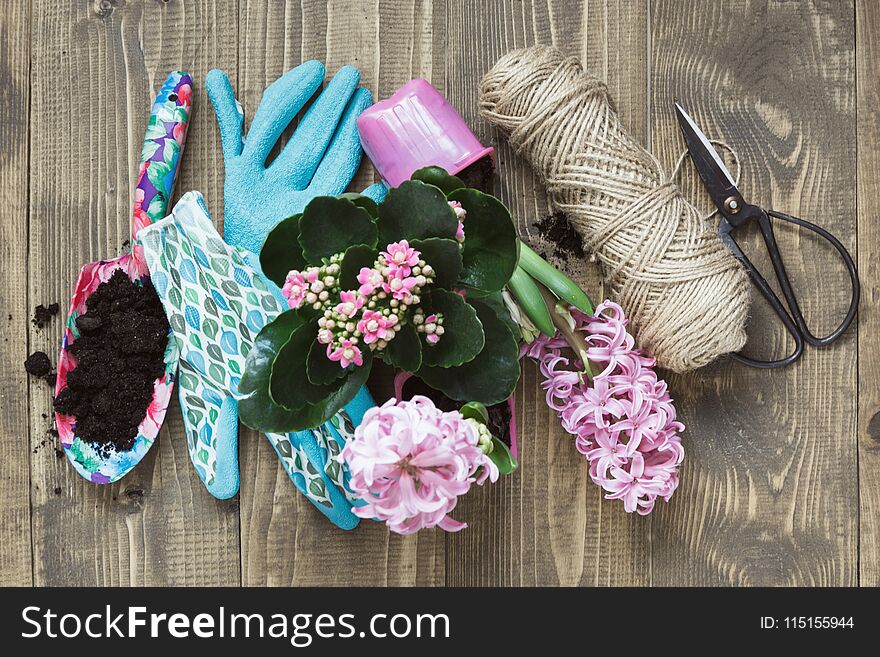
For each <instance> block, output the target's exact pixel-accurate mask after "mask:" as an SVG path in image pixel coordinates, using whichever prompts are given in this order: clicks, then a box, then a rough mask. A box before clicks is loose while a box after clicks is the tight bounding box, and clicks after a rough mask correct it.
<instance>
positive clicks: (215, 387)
mask: <svg viewBox="0 0 880 657" xmlns="http://www.w3.org/2000/svg"><path fill="white" fill-rule="evenodd" d="M138 238H139V239H140V241H141V243H142V244H143V247H144V254H145V256H146V261H147V266H148V267H149V269H150V273H151V277H152V281H153V285H154V286H155V288H156V292H157V293H158V295H159V298H160V299H161V300H162V303H163V305H164V306H165V311H166V313H167V315H168V318H169V322H170V324H171V328H172V330H173V332H174V340H175V342H176V344H177V347H178V349H179V351H180V374H179V385H180V387H181V389H182V392H183V394H185V395H186V399H187V404H186V413H185V417H184V419H185V423H186V425H187V443H188V448H189V450H190V456H191V458H192V461H193V464H194V465H195V466H196V469H197V470H198V471H199V475H200V476H201V477H202V479H203V480H204V481H205V483H206V485H207V486H208V488H209V490H211V489H212V487H214V489H213V490H211V492H212V493H214V494H215V495H216V496H217V497H230V496H231V495H234V494H235V493H236V492H237V490H238V485H237V484H238V445H237V442H236V443H235V444H229V443H228V442H225V441H224V442H220V443H218V442H217V441H216V440H215V439H214V436H215V434H216V433H221V432H227V433H225V434H224V435H230V434H229V433H228V432H231V434H232V435H237V422H238V412H237V405H238V401H237V400H238V384H239V379H240V377H241V374H242V372H243V371H244V364H245V360H246V358H247V355H248V353H249V352H250V350H251V349H253V348H254V343H255V339H256V337H257V335H258V333H259V332H260V330H261V329H262V328H263V327H264V326H265V325H266V324H267V323H268V322H269V321H270V320H272V319H274V318H275V317H277V316H278V315H279V314H280V313H281V305H280V304H279V302H278V300H277V299H276V298H275V296H274V295H273V293H272V291H271V290H270V289H269V285H270V284H269V283H268V282H267V281H266V279H265V278H264V277H263V276H262V274H261V273H259V268H258V267H255V266H253V264H252V263H250V262H249V260H250V257H251V256H250V254H249V253H248V252H246V251H245V250H243V249H240V248H237V247H232V246H229V245H228V244H226V243H225V242H224V241H223V239H222V238H221V237H220V235H219V234H218V233H217V231H216V230H215V228H214V225H213V223H212V222H211V217H210V215H209V214H208V211H207V208H206V207H205V203H204V199H203V198H202V195H201V194H199V193H198V192H189V193H187V194H185V195H184V196H183V197H182V198H181V199H180V201H179V202H178V203H177V205H176V206H175V207H174V210H173V212H172V214H171V215H170V216H169V217H167V218H165V219H163V220H162V221H159V222H156V223H155V224H153V225H152V226H149V227H147V228H145V229H144V230H142V231H141V232H140V233H139V235H138ZM364 393H365V398H364V399H361V400H360V403H359V404H354V405H353V406H352V405H349V407H348V413H345V412H343V413H341V414H339V415H338V416H337V417H336V418H334V422H333V423H331V424H329V425H327V424H325V425H324V426H322V427H320V428H318V429H316V430H314V431H308V432H299V433H297V434H274V433H270V434H266V436H267V438H268V439H269V441H270V442H271V444H272V446H273V447H274V448H275V451H276V452H277V454H278V456H279V458H280V459H281V462H282V464H283V465H284V468H285V469H286V470H287V472H288V474H289V475H290V478H291V479H292V480H293V482H294V484H295V485H296V486H297V488H298V489H299V490H300V491H301V492H302V493H303V494H304V495H306V497H308V498H309V499H310V500H311V501H312V502H313V503H314V504H315V506H317V507H318V508H319V509H320V510H321V511H322V512H324V514H325V515H327V516H328V517H329V518H330V519H331V520H332V521H333V522H334V523H335V524H336V525H338V526H339V527H342V528H344V529H350V528H352V527H354V526H355V525H356V524H357V520H358V519H357V517H356V516H355V515H354V514H353V513H351V505H352V503H353V502H354V501H355V500H354V498H353V497H352V496H351V493H349V492H348V490H347V488H346V483H345V473H344V470H343V468H342V467H341V465H340V464H339V463H338V462H337V461H336V459H335V457H336V456H337V455H338V454H339V452H340V451H341V449H342V447H343V446H344V444H345V439H346V438H347V437H349V436H350V435H351V434H353V432H354V426H356V424H357V423H359V422H360V420H361V417H362V416H363V413H364V412H366V410H367V409H368V408H369V407H370V406H372V400H371V399H370V398H369V393H366V391H364ZM355 401H357V398H356V400H355ZM352 413H353V415H354V416H352V415H351V414H352ZM230 423H232V426H226V425H227V424H230ZM220 449H227V450H229V453H219V452H218V450H220ZM221 467H222V468H226V469H230V470H231V469H234V472H231V471H230V472H221V471H219V470H218V468H221ZM229 481H234V483H235V490H232V491H231V492H230V491H226V490H222V489H217V488H216V487H215V484H216V485H220V486H223V485H224V482H229ZM227 493H228V494H227Z"/></svg>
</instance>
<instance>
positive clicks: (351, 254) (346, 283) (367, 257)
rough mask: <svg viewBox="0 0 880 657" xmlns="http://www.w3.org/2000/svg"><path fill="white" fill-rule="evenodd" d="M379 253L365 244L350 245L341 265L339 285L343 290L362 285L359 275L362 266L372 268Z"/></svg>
mask: <svg viewBox="0 0 880 657" xmlns="http://www.w3.org/2000/svg"><path fill="white" fill-rule="evenodd" d="M378 255H379V253H378V252H377V251H376V249H373V248H370V247H369V246H366V245H364V244H357V245H355V246H350V247H348V249H346V251H345V256H343V258H342V264H341V265H340V267H339V286H340V289H342V290H356V289H358V287H359V286H360V283H358V280H357V275H358V274H359V273H360V271H361V268H362V267H369V268H372V267H373V265H374V264H375V263H376V257H377V256H378Z"/></svg>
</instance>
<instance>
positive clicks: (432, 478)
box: [338, 396, 498, 534]
mask: <svg viewBox="0 0 880 657" xmlns="http://www.w3.org/2000/svg"><path fill="white" fill-rule="evenodd" d="M478 440H479V435H478V431H477V427H476V426H475V425H474V423H473V422H471V421H468V420H465V419H464V417H462V415H461V413H459V412H458V411H452V412H448V413H445V412H443V411H441V410H440V409H438V408H437V407H436V406H434V402H432V401H431V400H430V399H428V398H427V397H421V396H417V397H413V398H412V399H411V400H410V401H401V402H397V401H396V400H395V399H391V400H389V401H388V402H386V403H385V404H383V405H382V406H380V407H374V408H371V409H370V410H369V411H367V412H366V414H365V415H364V418H363V421H362V422H361V424H360V425H359V426H358V428H357V429H356V430H355V435H354V439H353V440H351V441H349V443H348V444H347V445H346V446H345V448H344V449H343V450H342V453H341V454H340V456H339V457H338V458H339V461H340V462H341V463H346V464H347V465H348V467H349V470H350V472H351V479H350V487H351V490H352V491H353V492H354V493H355V494H356V495H357V496H358V497H360V498H361V499H362V500H363V501H364V504H363V506H357V507H354V508H353V509H352V511H353V512H354V513H355V514H356V515H357V516H359V517H361V518H375V519H377V520H379V521H381V522H384V523H386V525H387V526H388V528H389V529H390V530H391V531H393V532H396V533H398V534H412V533H414V532H417V531H418V530H420V529H423V528H427V527H440V528H441V529H444V530H446V531H453V532H454V531H459V530H461V529H464V528H465V527H466V526H467V525H465V523H463V522H459V521H457V520H454V519H453V518H451V517H450V516H449V513H451V512H452V510H453V509H455V506H456V504H457V503H458V498H459V497H460V496H461V495H464V494H465V493H467V492H468V491H469V490H470V488H471V486H472V485H473V484H475V483H476V484H482V483H483V482H485V481H486V480H487V479H488V480H490V481H496V480H497V479H498V468H497V467H496V466H495V464H494V463H493V462H492V461H491V460H490V459H489V457H487V456H486V455H485V454H484V453H483V452H482V451H481V450H480V448H479V447H478V446H477V444H478Z"/></svg>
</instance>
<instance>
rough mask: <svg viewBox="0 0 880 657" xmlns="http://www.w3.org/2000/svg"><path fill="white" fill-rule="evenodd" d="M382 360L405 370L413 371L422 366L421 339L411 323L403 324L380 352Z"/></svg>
mask: <svg viewBox="0 0 880 657" xmlns="http://www.w3.org/2000/svg"><path fill="white" fill-rule="evenodd" d="M378 353H379V354H380V355H381V357H382V360H384V361H385V362H386V363H388V364H389V365H391V366H393V367H396V368H397V369H400V370H405V371H407V372H415V371H416V370H418V369H419V368H420V367H421V366H422V341H421V340H419V334H418V333H417V332H416V329H415V327H414V326H413V325H412V324H403V325H402V326H401V327H400V330H399V331H398V332H397V335H395V336H394V339H392V340H391V342H389V343H388V346H387V347H385V349H383V350H382V351H381V352H378Z"/></svg>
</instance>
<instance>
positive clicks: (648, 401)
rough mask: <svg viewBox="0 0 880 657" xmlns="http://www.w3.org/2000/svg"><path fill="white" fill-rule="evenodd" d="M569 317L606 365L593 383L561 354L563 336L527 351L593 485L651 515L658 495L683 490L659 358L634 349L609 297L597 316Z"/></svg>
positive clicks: (675, 425) (595, 361)
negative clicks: (656, 361)
mask: <svg viewBox="0 0 880 657" xmlns="http://www.w3.org/2000/svg"><path fill="white" fill-rule="evenodd" d="M571 314H572V317H573V318H574V320H575V330H576V331H578V332H580V333H582V334H583V337H584V340H585V341H586V343H587V347H588V349H587V358H588V359H589V361H590V363H591V364H592V365H594V368H593V369H594V370H595V369H596V367H595V366H598V367H601V368H602V371H601V372H600V373H599V374H596V375H595V376H594V377H593V378H592V380H590V379H587V378H586V377H585V376H584V375H583V374H582V373H580V372H579V371H575V370H582V369H583V363H582V362H581V361H580V360H574V361H572V360H571V359H570V358H568V357H566V356H563V355H562V351H563V349H565V348H566V347H567V344H566V342H565V339H564V338H562V337H560V336H559V335H557V336H555V337H553V338H548V337H546V336H543V335H542V336H540V337H538V338H537V339H536V340H535V341H534V342H532V343H531V344H524V345H523V355H528V356H529V357H531V358H535V359H537V361H538V363H539V369H540V371H541V374H542V375H543V376H544V382H543V383H542V384H541V385H542V387H543V388H544V390H545V391H546V393H547V404H548V406H550V408H552V409H553V410H554V411H556V412H557V414H558V415H559V418H560V420H561V422H562V426H563V428H564V429H565V430H566V431H567V432H568V433H570V434H572V435H573V436H574V437H575V446H576V447H577V450H578V451H579V452H581V453H582V454H583V455H584V456H586V457H587V460H588V461H589V462H590V478H591V479H592V480H593V482H595V483H596V484H598V485H599V486H601V487H602V488H603V489H604V490H605V492H606V495H605V497H606V498H607V499H619V500H622V501H623V507H624V509H625V510H626V511H627V512H629V513H632V512H636V513H639V514H641V515H647V514H649V513H650V512H651V510H652V509H653V508H654V503H655V501H656V499H657V498H658V497H660V498H662V499H664V500H666V501H668V500H669V498H670V497H671V496H672V494H673V493H674V492H675V489H676V488H677V487H678V468H679V466H680V465H681V462H682V461H683V460H684V448H683V447H682V445H681V439H680V437H679V433H681V432H682V431H684V425H683V424H682V423H681V422H678V421H677V420H676V419H675V406H673V404H672V399H671V398H670V397H669V392H668V391H667V388H666V383H665V382H664V381H661V380H659V379H658V378H657V374H656V373H655V372H654V370H653V367H654V359H653V358H649V357H647V356H644V355H643V354H641V353H640V352H639V350H638V349H636V348H635V342H634V340H633V338H632V336H631V335H630V334H629V333H628V332H627V331H626V324H627V320H626V317H625V316H624V314H623V310H621V308H620V306H618V305H617V304H615V303H612V302H610V301H605V302H604V303H602V304H600V305H599V306H598V307H597V308H596V314H595V316H593V317H589V316H587V315H585V314H583V313H581V312H580V311H578V310H576V309H572V310H571Z"/></svg>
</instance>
